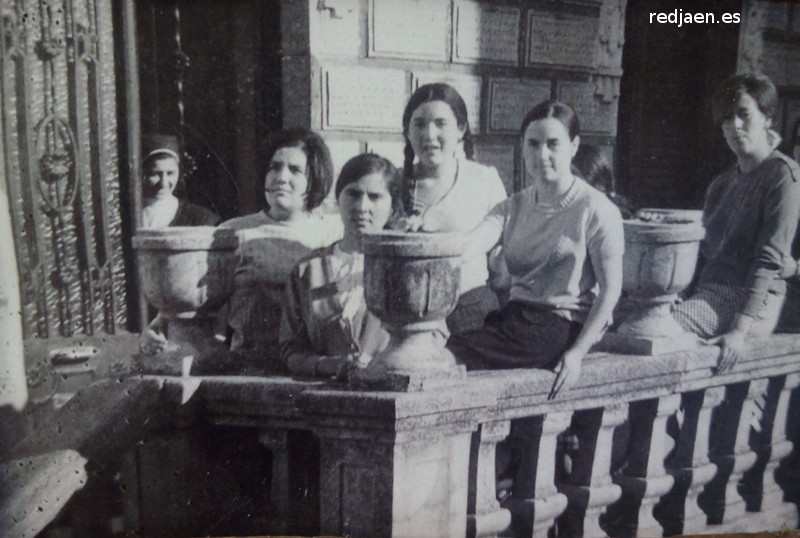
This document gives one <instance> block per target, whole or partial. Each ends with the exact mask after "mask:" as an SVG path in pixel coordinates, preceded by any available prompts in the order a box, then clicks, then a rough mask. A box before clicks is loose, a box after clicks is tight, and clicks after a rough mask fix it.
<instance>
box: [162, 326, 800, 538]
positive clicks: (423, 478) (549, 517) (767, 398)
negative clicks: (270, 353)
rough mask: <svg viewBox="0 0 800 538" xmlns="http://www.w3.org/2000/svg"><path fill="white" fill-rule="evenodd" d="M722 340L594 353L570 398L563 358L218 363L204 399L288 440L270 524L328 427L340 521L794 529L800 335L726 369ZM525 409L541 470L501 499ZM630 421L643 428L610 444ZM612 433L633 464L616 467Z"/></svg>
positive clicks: (678, 530)
mask: <svg viewBox="0 0 800 538" xmlns="http://www.w3.org/2000/svg"><path fill="white" fill-rule="evenodd" d="M718 354H719V348H717V347H712V346H707V347H701V348H698V349H696V350H693V351H683V352H675V353H671V354H665V355H661V356H656V357H653V356H634V355H617V354H609V353H594V354H591V355H590V356H589V357H587V359H586V361H585V365H584V369H583V373H582V376H581V379H580V381H579V383H578V384H577V386H575V387H573V388H572V389H570V390H568V391H566V392H565V393H564V394H561V395H559V397H558V398H556V399H554V400H547V394H548V392H549V390H550V387H551V385H552V381H553V376H554V374H553V373H551V372H548V371H540V370H507V371H494V372H475V373H470V374H469V375H468V376H467V379H466V380H465V381H464V382H463V383H462V384H460V385H459V386H455V387H449V388H442V389H440V390H435V391H420V392H388V391H385V392H383V391H354V390H351V389H348V388H347V387H346V386H345V385H344V384H340V383H336V382H333V381H331V382H328V381H318V380H313V381H312V380H308V381H304V380H293V379H288V378H278V377H272V378H258V377H207V378H202V381H201V383H200V386H199V389H198V390H197V392H196V394H195V395H194V397H193V401H200V402H202V404H203V405H202V409H204V413H205V415H204V416H205V418H206V419H207V420H209V421H210V422H212V423H214V424H217V425H230V426H238V427H242V426H244V427H251V428H254V429H256V430H258V431H260V432H261V433H260V439H261V441H262V442H263V444H265V445H266V446H267V447H269V448H270V450H272V452H273V454H274V462H273V476H272V484H271V489H272V495H271V502H272V503H273V504H274V507H273V508H274V509H273V511H272V513H273V514H275V515H276V516H275V521H274V526H273V527H272V528H270V529H264V530H265V531H271V532H286V531H291V525H290V524H289V523H287V522H288V521H289V519H288V518H289V515H290V512H291V510H292V508H293V507H292V506H290V505H289V502H288V488H289V484H288V477H289V469H288V466H289V458H288V454H287V451H288V447H287V444H286V435H285V432H286V431H288V430H292V429H304V430H310V431H313V432H314V434H315V435H316V436H317V437H318V439H319V441H320V454H321V459H320V471H321V485H320V488H321V489H320V495H319V515H320V527H321V528H320V531H321V532H322V533H324V534H334V535H342V534H349V535H352V536H375V535H382V536H388V535H392V536H463V535H470V536H491V535H496V534H498V533H499V532H501V531H503V530H504V529H505V528H506V527H507V526H508V525H509V524H512V526H513V529H514V530H515V531H516V533H517V534H518V535H519V534H525V535H541V536H544V535H546V534H547V532H548V529H550V528H551V527H553V526H554V525H555V526H556V530H557V532H556V534H557V535H563V536H573V535H578V536H580V535H582V536H594V535H597V536H604V535H613V536H656V535H658V536H660V535H662V534H664V533H666V534H667V535H672V534H682V533H683V534H692V533H706V532H709V533H710V532H717V533H722V532H734V531H752V530H763V529H776V528H780V527H781V525H782V524H786V525H787V526H788V527H790V528H791V527H794V526H796V524H797V510H796V508H795V506H794V505H793V504H787V503H784V502H783V492H782V490H781V489H780V487H779V486H778V485H777V484H776V482H775V476H774V475H775V470H776V468H777V467H778V465H779V463H780V461H781V460H782V459H783V458H784V457H785V456H786V455H787V454H789V453H790V451H791V448H792V447H791V443H790V442H788V441H787V440H786V437H785V426H786V416H787V409H788V405H789V399H790V396H791V391H792V390H793V389H794V388H795V387H796V386H797V385H798V384H800V338H797V336H795V335H774V336H771V337H768V338H763V339H758V340H752V341H750V342H749V343H748V348H747V354H746V356H747V359H746V360H743V361H741V362H740V363H739V364H737V365H736V367H735V368H734V369H733V370H732V371H730V372H728V373H726V374H724V375H713V367H714V365H715V364H716V361H717V359H718ZM175 397H176V398H177V397H178V396H177V392H176V396H175ZM517 419H522V420H517ZM626 419H627V420H626ZM512 421H515V422H512ZM513 423H517V424H523V425H524V424H526V423H527V426H526V427H524V428H521V430H520V431H522V432H523V438H525V433H524V432H527V435H528V443H527V445H526V446H527V448H526V449H525V450H523V456H524V457H523V461H522V464H521V465H524V466H526V471H525V472H524V473H522V475H518V479H517V481H516V482H515V484H514V490H513V491H514V494H513V495H512V497H511V498H510V499H509V500H507V501H506V502H505V503H503V505H502V506H501V505H500V504H499V503H498V501H497V500H496V491H495V461H494V458H495V446H496V444H497V443H498V442H500V441H502V440H503V439H504V438H506V436H507V435H508V432H509V429H510V424H513ZM567 428H569V431H570V432H571V435H572V437H573V438H575V439H577V444H578V449H577V450H574V449H573V450H571V451H570V452H569V454H568V457H569V459H570V461H571V470H570V472H569V473H567V474H565V471H564V470H563V469H561V467H564V466H563V465H561V463H560V462H561V461H563V460H564V458H563V456H562V454H561V449H560V446H561V444H559V443H558V442H557V436H558V435H559V434H560V433H561V432H563V431H564V430H566V429H567ZM615 430H618V431H617V433H618V434H619V433H620V432H621V433H624V434H625V435H627V437H628V442H627V443H621V442H620V441H619V440H617V442H615V443H612V438H613V437H614V433H615ZM751 430H752V431H751ZM712 431H713V434H712ZM625 435H618V437H620V438H624V437H625ZM612 447H613V452H614V459H615V461H616V463H620V462H622V463H624V464H623V465H622V466H621V467H620V468H619V469H615V472H614V473H612V468H611V465H612ZM557 459H558V462H559V465H558V466H557V465H556V463H557ZM556 473H558V475H557V474H556ZM519 476H523V477H524V479H520V478H519ZM740 480H741V481H742V486H741V487H739V488H737V483H738V482H739V481H740ZM412 501H413V502H412ZM603 514H605V515H603ZM512 516H513V517H512Z"/></svg>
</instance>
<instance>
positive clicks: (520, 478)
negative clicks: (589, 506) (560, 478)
mask: <svg viewBox="0 0 800 538" xmlns="http://www.w3.org/2000/svg"><path fill="white" fill-rule="evenodd" d="M571 418H572V412H571V411H570V412H563V413H549V414H547V415H544V416H538V417H529V418H523V419H519V420H516V421H514V422H512V425H511V432H512V433H511V434H512V436H514V437H515V438H516V439H515V441H518V443H519V447H520V452H521V458H520V463H519V471H518V472H517V474H516V476H515V478H514V487H513V490H512V496H511V498H510V499H509V500H508V501H507V506H508V508H509V509H510V510H511V525H512V527H513V529H514V532H515V534H516V535H517V536H540V537H542V538H545V537H546V536H547V535H548V531H549V529H550V527H552V526H553V523H554V522H555V520H556V518H557V517H558V516H560V515H561V513H562V512H563V511H564V509H565V508H566V507H567V497H566V496H565V495H564V494H563V493H559V492H558V490H557V489H556V486H555V479H554V470H555V460H556V442H557V439H556V437H557V436H558V434H560V433H561V432H563V431H564V430H566V429H567V427H568V426H569V422H570V419H571Z"/></svg>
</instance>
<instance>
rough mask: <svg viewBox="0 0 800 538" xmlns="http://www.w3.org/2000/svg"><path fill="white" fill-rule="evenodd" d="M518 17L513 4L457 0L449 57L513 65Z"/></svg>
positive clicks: (515, 57) (516, 51)
mask: <svg viewBox="0 0 800 538" xmlns="http://www.w3.org/2000/svg"><path fill="white" fill-rule="evenodd" d="M519 21H520V11H519V9H516V8H512V7H499V6H487V5H485V4H480V3H478V2H472V1H468V0H459V1H457V2H456V6H455V21H454V24H453V29H454V31H455V37H454V39H453V43H454V45H453V46H454V47H455V49H454V51H453V61H456V62H465V63H477V62H486V63H498V64H505V65H517V63H518V62H517V59H518V56H519V54H518V46H519Z"/></svg>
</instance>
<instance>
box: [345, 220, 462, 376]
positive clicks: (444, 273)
mask: <svg viewBox="0 0 800 538" xmlns="http://www.w3.org/2000/svg"><path fill="white" fill-rule="evenodd" d="M463 251H464V244H463V237H462V236H460V235H457V234H411V233H409V234H404V233H395V232H383V233H378V234H370V235H367V236H366V237H364V256H365V259H364V290H365V295H366V299H367V306H368V307H369V309H370V311H371V312H372V313H374V314H375V315H376V316H377V317H378V318H379V319H380V320H381V321H382V322H383V323H384V326H385V327H386V328H387V330H388V331H389V335H390V337H391V339H390V341H389V345H388V347H387V348H386V349H385V350H383V351H382V352H381V353H379V354H378V355H376V356H375V358H374V359H373V360H372V361H371V362H370V364H369V365H368V366H367V367H366V368H364V369H362V370H358V371H356V372H354V373H353V375H352V376H351V387H352V388H356V389H360V388H367V389H378V390H393V391H418V390H426V389H438V388H442V387H448V386H455V385H459V384H462V383H463V382H464V380H465V378H466V370H465V368H464V367H463V366H460V365H457V364H456V361H455V358H454V357H453V355H452V353H450V352H449V351H448V350H447V349H445V347H444V346H445V344H446V343H447V337H448V333H447V326H446V325H445V321H444V320H445V318H446V317H447V315H448V314H449V313H450V312H452V311H453V308H455V305H456V302H457V301H458V287H459V281H460V278H461V254H462V252H463Z"/></svg>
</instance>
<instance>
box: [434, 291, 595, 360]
mask: <svg viewBox="0 0 800 538" xmlns="http://www.w3.org/2000/svg"><path fill="white" fill-rule="evenodd" d="M582 327H583V325H582V324H580V323H578V322H575V321H570V320H568V319H566V318H564V317H562V316H559V315H558V314H555V313H553V312H552V311H550V310H547V309H545V308H542V307H539V306H535V305H529V304H525V303H521V302H517V301H512V302H510V303H508V305H506V306H505V307H504V308H503V309H501V310H497V311H494V312H492V313H490V314H489V315H488V316H486V322H485V324H484V325H483V327H480V328H478V329H473V330H470V331H466V332H464V333H461V334H458V335H454V336H452V337H451V338H450V340H449V341H448V343H447V348H448V349H449V350H450V351H452V352H453V354H454V355H455V356H456V359H457V360H458V361H459V363H461V364H464V365H466V367H467V369H468V370H499V369H505V368H546V369H552V368H553V367H555V365H556V364H557V363H558V359H559V358H561V355H563V354H564V352H565V351H567V349H569V347H570V346H571V345H572V344H573V343H574V342H575V339H576V338H577V337H578V334H579V333H580V331H581V328H582Z"/></svg>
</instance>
